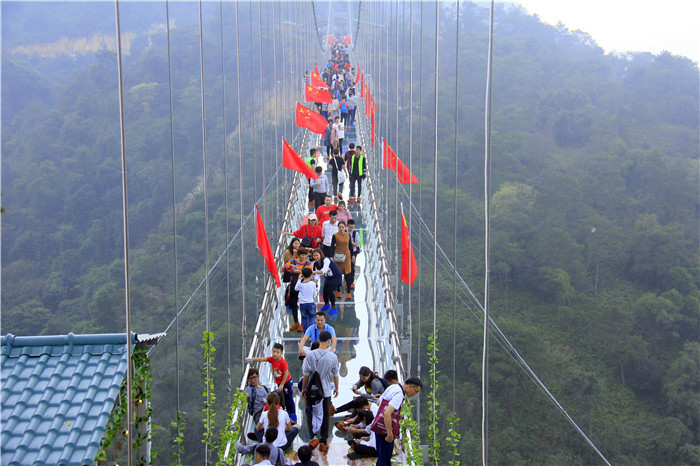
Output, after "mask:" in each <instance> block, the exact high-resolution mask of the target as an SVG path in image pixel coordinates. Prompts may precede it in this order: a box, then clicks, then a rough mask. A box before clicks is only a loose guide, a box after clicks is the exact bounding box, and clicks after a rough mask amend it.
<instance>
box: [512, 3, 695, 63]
mask: <svg viewBox="0 0 700 466" xmlns="http://www.w3.org/2000/svg"><path fill="white" fill-rule="evenodd" d="M513 1H515V2H516V3H520V4H521V5H522V6H524V7H525V9H526V10H527V11H528V12H529V13H530V14H534V13H536V14H537V15H538V16H539V17H540V18H541V19H542V20H543V21H544V22H546V23H549V24H552V25H556V24H557V23H558V22H559V21H561V22H562V23H564V25H566V27H567V28H569V29H570V30H575V29H580V30H582V31H584V32H587V33H589V34H590V35H591V36H592V37H593V39H594V40H595V41H596V43H597V44H598V45H599V46H600V47H602V48H603V49H604V50H605V51H606V52H612V51H618V52H622V51H631V52H652V53H659V52H661V51H663V50H668V51H669V52H671V53H672V54H674V55H682V56H685V57H688V58H690V59H692V60H693V61H695V62H696V63H698V61H699V60H700V0H672V1H670V2H663V1H658V0H655V1H651V0H513Z"/></svg>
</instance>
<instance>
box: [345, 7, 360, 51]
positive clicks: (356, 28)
mask: <svg viewBox="0 0 700 466" xmlns="http://www.w3.org/2000/svg"><path fill="white" fill-rule="evenodd" d="M348 8H350V5H349V4H348ZM361 14H362V0H360V1H359V2H357V26H355V39H354V40H353V41H352V51H353V52H354V51H355V47H357V39H358V38H359V37H360V15H361Z"/></svg>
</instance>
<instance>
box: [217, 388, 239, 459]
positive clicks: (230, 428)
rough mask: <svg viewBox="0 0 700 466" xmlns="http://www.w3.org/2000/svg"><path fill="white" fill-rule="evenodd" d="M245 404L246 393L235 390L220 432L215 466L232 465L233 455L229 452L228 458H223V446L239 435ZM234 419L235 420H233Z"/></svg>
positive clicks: (232, 441) (233, 440)
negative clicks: (219, 446)
mask: <svg viewBox="0 0 700 466" xmlns="http://www.w3.org/2000/svg"><path fill="white" fill-rule="evenodd" d="M245 403H246V393H245V392H244V391H243V390H241V389H240V388H237V389H236V393H234V394H233V401H232V403H231V409H230V410H229V413H228V417H227V418H226V425H225V426H224V429H223V430H222V431H221V447H222V448H219V461H218V462H217V463H216V464H217V465H223V464H233V459H234V458H235V456H236V455H235V453H231V452H229V456H228V458H224V453H225V451H224V448H223V446H224V445H226V444H227V443H229V442H231V443H232V444H233V443H234V442H235V441H236V439H238V436H239V435H240V434H241V420H242V418H243V414H244V413H245V410H244V409H243V407H244V406H245ZM234 417H235V419H234Z"/></svg>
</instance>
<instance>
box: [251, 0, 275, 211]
mask: <svg viewBox="0 0 700 466" xmlns="http://www.w3.org/2000/svg"><path fill="white" fill-rule="evenodd" d="M251 29H252V28H251ZM258 33H259V35H260V41H259V42H258V44H259V47H258V50H259V51H260V128H261V131H260V158H261V159H262V170H261V180H260V181H261V184H260V186H265V98H264V95H265V90H264V88H263V87H264V86H263V76H265V74H264V73H263V54H262V49H263V35H262V0H258ZM273 53H274V51H273ZM265 212H266V209H265V198H263V201H262V213H261V215H262V219H263V223H265V222H266V221H267V219H266V218H265Z"/></svg>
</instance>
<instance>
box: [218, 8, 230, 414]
mask: <svg viewBox="0 0 700 466" xmlns="http://www.w3.org/2000/svg"><path fill="white" fill-rule="evenodd" d="M219 27H220V39H221V42H220V47H221V76H222V78H221V116H222V119H223V125H224V140H223V149H224V206H225V210H226V359H227V363H228V364H227V366H226V387H227V390H228V395H229V403H230V402H231V401H232V400H233V392H232V386H231V268H230V267H231V264H230V260H229V259H230V258H229V248H228V244H229V238H230V236H231V235H230V232H229V206H228V144H227V141H228V120H227V118H226V68H225V66H226V65H225V61H224V1H223V0H219Z"/></svg>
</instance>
